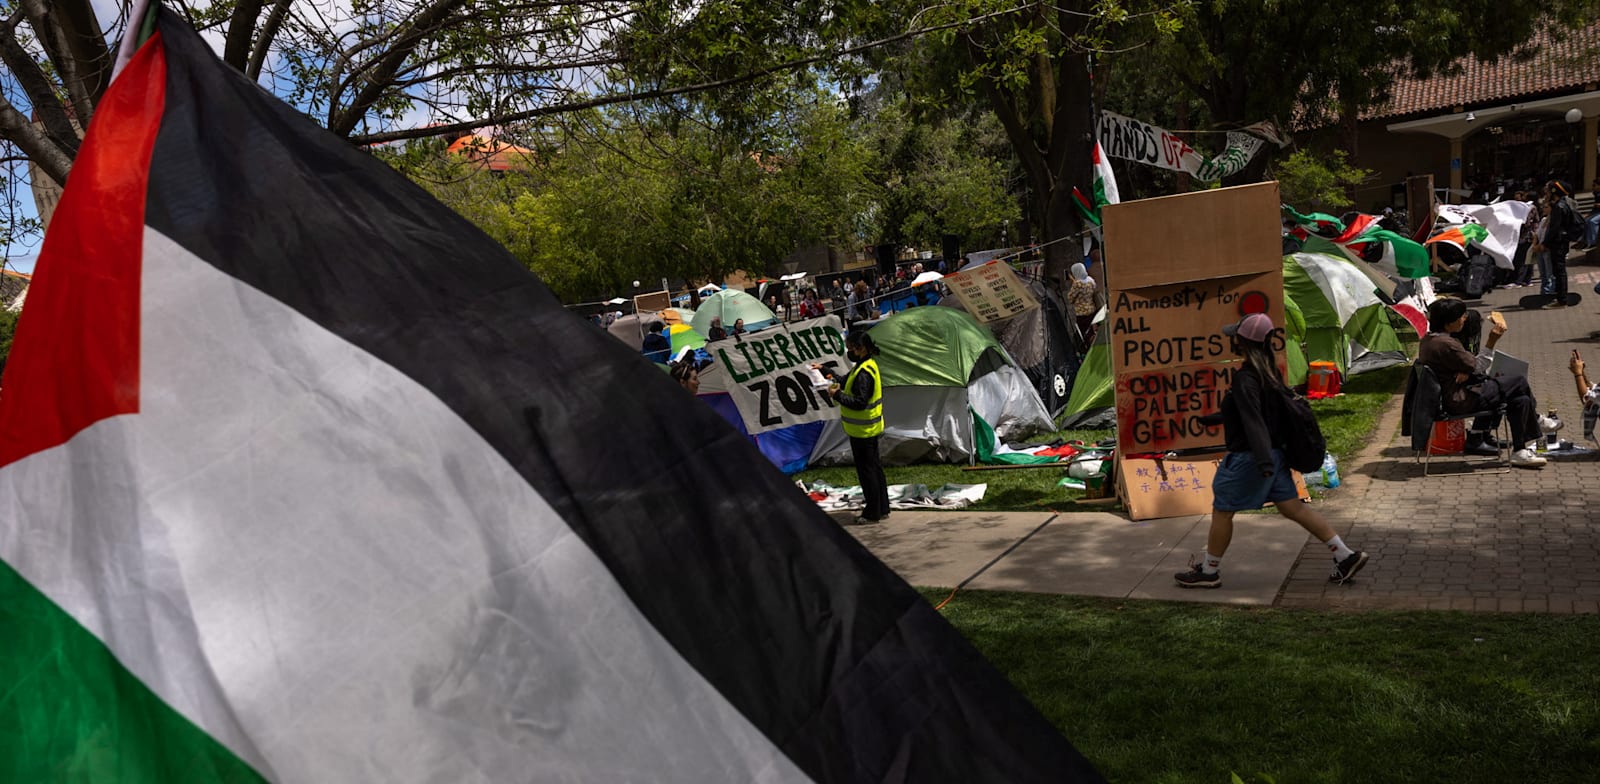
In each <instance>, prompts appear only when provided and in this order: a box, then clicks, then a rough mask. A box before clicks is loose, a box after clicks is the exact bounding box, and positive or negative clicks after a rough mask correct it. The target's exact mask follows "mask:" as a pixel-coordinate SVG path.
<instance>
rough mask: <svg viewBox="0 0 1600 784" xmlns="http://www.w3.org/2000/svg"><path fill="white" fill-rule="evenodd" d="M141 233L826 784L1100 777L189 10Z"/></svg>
mask: <svg viewBox="0 0 1600 784" xmlns="http://www.w3.org/2000/svg"><path fill="white" fill-rule="evenodd" d="M160 31H161V35H162V37H163V39H164V41H165V45H166V47H167V50H168V68H169V70H168V91H167V96H168V97H167V108H166V113H165V116H164V118H163V120H162V125H161V131H160V135H159V137H158V139H157V142H156V148H155V154H154V160H153V161H152V163H151V176H150V188H149V201H148V207H147V213H146V222H147V223H148V224H149V225H150V226H151V227H153V228H155V229H156V230H158V231H160V232H162V233H163V234H165V235H166V236H168V237H170V238H172V239H173V240H175V241H176V242H177V243H179V244H180V245H182V246H183V247H185V248H186V249H188V250H189V251H190V252H192V253H194V254H195V255H197V256H198V257H200V258H202V259H205V260H206V261H207V262H209V263H211V264H213V265H215V266H216V267H217V268H219V269H220V270H222V271H223V272H225V273H227V274H229V275H232V276H234V277H235V278H237V279H239V280H241V281H243V282H245V283H247V284H249V285H251V286H253V287H255V288H257V289H259V290H261V291H263V292H265V293H266V294H268V295H269V296H271V297H273V298H275V299H277V300H279V301H281V302H283V303H284V304H286V305H288V306H289V307H292V308H294V309H295V310H296V311H298V312H300V313H301V314H303V315H305V316H306V317H308V318H310V319H311V320H313V321H315V322H317V323H319V324H321V325H322V326H323V327H325V328H327V329H328V330H330V331H332V332H333V333H335V334H337V335H339V336H341V337H343V338H344V339H345V340H347V341H349V342H351V343H353V344H355V345H357V346H359V347H361V348H362V349H364V350H365V351H367V352H370V353H371V354H373V355H375V356H377V357H378V358H380V359H382V360H383V361H385V362H387V363H388V364H390V365H392V366H393V367H395V368H397V369H398V370H400V371H401V372H403V373H405V374H406V375H408V376H409V377H410V378H412V379H414V380H416V381H417V382H418V383H420V384H421V385H423V386H424V387H426V388H427V389H429V390H431V391H432V393H433V394H435V395H436V396H438V397H439V398H440V399H441V400H442V401H444V402H445V403H446V404H447V405H449V406H450V407H451V408H452V409H454V410H455V411H456V412H457V413H458V414H459V415H460V416H461V417H462V418H463V419H464V420H465V421H466V422H467V423H468V424H470V426H471V427H472V428H474V429H475V430H476V432H478V433H479V434H480V435H481V436H482V437H483V438H484V439H485V440H486V441H487V442H488V443H489V444H491V445H492V446H493V447H494V448H495V449H496V450H498V451H499V452H500V454H502V455H503V456H504V457H505V459H506V460H507V461H509V462H510V463H511V464H512V465H513V466H514V467H515V468H516V469H517V470H518V471H519V472H520V474H521V475H522V476H523V477H525V478H526V480H527V481H528V482H529V483H530V484H531V485H532V486H533V487H534V488H535V489H537V490H538V492H539V493H540V494H541V495H543V496H544V497H545V498H546V499H547V500H548V501H549V503H550V504H551V506H552V507H554V509H555V510H556V511H557V512H558V513H559V514H560V515H561V516H562V518H563V519H564V520H565V521H566V522H567V524H568V525H569V526H571V528H572V529H573V530H574V531H575V532H576V533H577V534H578V535H579V536H580V537H581V538H582V539H583V541H584V542H585V543H587V544H588V546H589V547H590V548H591V549H593V551H594V552H595V553H596V554H597V555H598V556H599V557H600V559H601V560H602V561H603V562H604V563H605V564H606V566H607V568H608V569H609V570H610V571H611V572H612V574H613V575H614V576H615V578H616V580H617V581H618V582H619V583H620V584H621V586H622V587H623V589H624V590H625V591H626V592H627V594H628V595H629V596H630V597H631V598H632V600H633V601H634V602H635V603H636V604H637V606H638V607H639V609H640V610H641V612H642V613H643V614H644V615H645V617H647V618H648V619H649V620H650V622H651V623H652V624H653V625H654V626H655V627H656V628H657V629H658V630H659V631H660V632H661V634H662V635H663V636H664V637H665V638H666V639H667V640H668V641H669V642H670V643H671V644H672V645H673V646H674V647H675V648H676V649H677V650H678V651H679V652H680V653H681V655H682V656H683V657H684V658H685V659H686V660H687V661H688V662H689V663H690V664H691V665H692V666H694V667H695V668H696V669H697V670H698V671H699V672H700V673H702V674H703V676H704V677H705V678H706V679H707V680H708V681H709V682H710V683H712V684H713V685H714V686H715V687H716V688H717V689H718V690H719V691H720V692H721V693H722V694H723V695H724V697H725V698H726V699H728V700H729V701H730V702H731V703H732V704H733V705H735V706H736V707H737V708H738V709H739V710H740V711H741V712H742V713H743V714H744V715H745V716H746V717H748V718H749V719H750V721H751V722H752V723H754V724H755V725H756V726H757V727H758V728H760V729H761V730H762V731H763V732H765V733H766V735H767V736H768V737H769V738H771V739H772V740H773V742H774V743H775V744H776V745H777V746H778V747H779V748H781V749H783V751H784V752H785V753H786V754H788V755H789V756H790V757H791V758H792V759H793V760H794V761H795V762H796V763H797V764H798V765H799V766H800V767H801V768H802V769H803V770H805V771H806V772H807V773H808V774H809V775H811V776H812V777H814V778H815V779H816V780H818V781H880V780H894V781H899V780H906V781H964V782H965V781H1006V782H1022V781H1093V780H1098V779H1099V777H1098V775H1097V774H1096V773H1095V772H1094V771H1093V769H1092V768H1091V767H1090V766H1089V765H1088V763H1087V762H1086V761H1085V760H1084V759H1083V758H1082V757H1081V756H1080V755H1079V754H1078V753H1077V751H1076V750H1075V749H1073V748H1072V746H1071V745H1070V744H1069V743H1068V742H1067V741H1066V740H1065V739H1064V738H1062V737H1061V735H1060V733H1059V732H1057V731H1056V730H1055V729H1054V728H1053V727H1051V726H1050V724H1049V723H1048V722H1047V721H1045V720H1044V719H1043V717H1041V716H1040V715H1039V713H1038V712H1037V711H1036V710H1035V709H1034V708H1033V706H1032V705H1030V704H1029V703H1028V702H1027V701H1026V700H1025V699H1023V698H1022V697H1021V695H1019V694H1018V693H1017V692H1016V691H1015V690H1014V689H1013V688H1012V686H1011V685H1010V684H1009V683H1008V682H1007V681H1006V680H1005V679H1004V678H1003V677H1002V676H1000V675H999V674H998V673H997V672H996V671H995V670H994V669H993V668H992V667H991V666H990V665H989V664H988V663H987V662H985V661H984V660H983V659H982V658H981V656H979V655H978V653H977V652H976V650H975V649H974V648H972V646H971V645H969V644H968V643H967V642H966V641H965V640H964V639H963V638H962V637H961V636H960V635H959V634H958V633H956V632H955V631H954V630H953V629H952V628H951V627H950V626H949V625H948V624H947V623H946V622H945V621H944V619H943V618H941V617H940V616H939V615H938V614H937V613H936V612H934V611H933V610H932V608H931V607H929V606H928V604H927V603H926V602H925V601H924V600H923V599H922V598H921V597H920V596H918V595H917V594H916V593H915V592H914V591H913V590H912V589H911V588H910V587H909V586H907V585H906V584H905V583H904V582H903V581H902V580H900V579H899V578H898V577H897V576H895V575H894V574H893V573H891V572H890V571H889V570H888V569H887V568H886V567H885V566H883V565H882V564H881V563H880V562H878V561H877V560H876V559H875V558H873V557H872V556H871V555H870V554H869V553H867V552H866V551H865V550H864V549H863V548H862V547H861V546H860V545H858V544H857V543H856V542H855V541H854V540H853V539H852V538H851V537H850V536H849V535H848V534H847V533H846V532H844V531H843V530H842V529H840V528H839V527H838V526H837V525H835V524H834V523H832V522H831V521H830V520H829V519H828V518H827V517H826V516H825V515H823V514H822V513H821V511H820V510H818V509H817V507H816V506H815V504H813V503H811V502H810V501H809V500H808V499H807V498H806V497H805V496H804V495H802V494H801V493H800V492H799V491H798V490H797V489H796V488H795V487H794V486H793V485H792V484H791V483H790V482H789V481H788V480H787V479H785V478H784V477H783V476H782V475H781V474H780V473H779V472H778V471H777V470H775V469H774V468H773V467H772V466H770V465H769V464H768V463H767V461H766V460H765V459H763V458H762V456H761V455H760V454H759V453H758V452H757V451H755V450H754V449H753V448H752V447H751V446H750V445H749V444H748V443H747V442H746V441H745V440H744V439H743V438H742V437H740V436H739V435H738V434H737V433H736V432H735V431H734V430H733V429H732V428H730V427H728V426H727V425H726V424H725V423H724V422H723V421H722V420H721V419H720V418H719V417H717V416H716V415H715V414H714V413H712V412H711V411H710V410H709V409H708V408H707V407H705V406H703V405H701V404H699V403H698V402H696V401H694V400H693V399H692V398H690V397H689V396H688V395H687V394H686V393H684V392H683V391H682V390H680V389H678V388H677V387H676V385H674V384H673V383H672V382H671V380H670V379H669V378H668V377H667V376H666V375H665V374H663V373H661V372H660V371H659V370H657V369H656V368H655V367H654V366H652V365H650V364H649V363H647V362H645V361H644V360H643V359H642V358H641V357H640V356H639V355H638V354H637V353H636V352H633V351H630V350H628V349H627V348H625V347H624V346H623V345H622V344H621V343H620V342H618V341H617V340H616V339H615V338H612V337H610V336H609V335H607V334H605V333H604V332H603V331H601V330H597V329H595V328H594V327H593V325H591V324H589V323H588V322H586V321H584V320H582V319H579V318H577V317H575V316H572V315H571V314H569V313H568V312H567V311H566V310H565V309H564V308H563V307H562V306H561V304H560V303H559V302H558V301H556V299H555V298H554V297H553V296H552V295H551V294H550V292H549V291H548V290H547V289H546V288H545V287H544V286H543V284H541V283H539V282H538V280H537V279H536V278H535V277H534V276H533V275H531V274H530V273H529V272H528V271H527V270H526V269H524V268H523V267H522V266H521V265H520V264H519V263H518V262H517V261H516V260H515V259H513V258H512V257H511V256H510V255H509V254H508V253H507V252H506V251H505V250H504V249H503V248H501V247H500V246H499V245H497V244H496V243H495V242H494V241H493V240H491V239H490V238H489V237H487V236H486V235H484V234H483V233H482V232H480V231H478V230H477V229H476V228H475V227H473V226H472V225H471V224H470V223H468V222H467V221H466V220H464V219H463V218H461V217H460V216H458V215H456V214H455V213H453V212H451V211H450V210H449V209H448V208H446V207H444V206H443V205H441V204H439V203H438V202H437V201H435V200H434V199H433V198H432V197H430V196H429V195H427V194H426V193H425V192H424V191H423V190H422V189H421V188H419V187H417V186H416V185H414V184H413V183H411V182H409V181H408V180H406V179H405V178H404V177H402V176H400V175H399V174H397V173H395V172H394V171H392V170H391V169H389V168H388V167H386V166H384V165H383V164H381V163H380V162H378V161H376V160H373V159H372V158H371V157H370V156H369V155H368V154H366V153H364V152H362V151H359V150H357V149H354V148H352V147H350V146H349V145H348V143H347V142H345V141H344V140H341V139H339V138H336V137H335V136H333V135H331V134H329V133H327V132H326V131H324V130H322V129H320V128H317V127H316V126H315V125H313V124H312V123H311V122H310V121H308V120H307V119H306V118H305V117H303V116H302V115H300V114H299V113H297V112H296V111H294V110H293V109H292V108H290V107H288V106H287V105H285V104H283V103H281V102H279V101H278V100H277V99H275V98H273V97H271V96H270V95H268V94H266V93H265V92H263V91H262V90H261V89H260V88H259V87H257V86H256V85H254V84H251V83H250V82H248V81H247V80H245V79H244V78H243V77H242V76H240V75H239V74H237V73H236V72H234V71H232V70H231V69H228V68H226V66H224V65H222V64H221V63H220V62H219V61H218V60H217V59H216V58H215V56H214V55H213V54H212V53H211V51H210V50H209V49H208V48H207V47H206V45H205V44H204V43H203V42H202V41H201V40H200V39H199V37H198V36H197V35H196V34H195V33H194V32H193V31H192V30H190V29H188V28H187V26H186V25H184V24H183V23H182V22H181V21H180V20H179V19H178V18H177V17H176V16H175V15H174V14H173V13H172V12H171V11H163V12H162V14H161V21H160Z"/></svg>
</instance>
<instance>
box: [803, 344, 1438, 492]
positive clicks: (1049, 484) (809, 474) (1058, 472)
mask: <svg viewBox="0 0 1600 784" xmlns="http://www.w3.org/2000/svg"><path fill="white" fill-rule="evenodd" d="M1409 372H1410V368H1409V367H1403V366H1402V367H1391V368H1384V369H1382V370H1375V371H1372V372H1370V373H1363V374H1361V375H1359V376H1355V377H1353V378H1350V379H1348V380H1347V381H1346V382H1345V384H1344V386H1343V389H1342V390H1341V391H1342V392H1343V393H1344V394H1342V395H1340V396H1339V397H1335V398H1328V399H1326V400H1313V401H1311V407H1312V409H1313V410H1315V411H1316V413H1317V421H1318V422H1319V423H1320V424H1321V426H1322V434H1323V436H1324V437H1326V438H1327V440H1328V451H1329V452H1332V453H1333V455H1334V457H1336V458H1338V460H1339V462H1340V464H1341V465H1343V464H1344V463H1346V462H1348V460H1349V459H1350V458H1351V457H1353V456H1354V455H1355V454H1356V453H1357V452H1359V451H1360V450H1361V447H1362V446H1364V445H1366V443H1367V442H1368V441H1369V440H1371V438H1372V437H1373V435H1374V434H1373V429H1374V428H1375V427H1376V425H1377V423H1378V417H1379V415H1380V414H1382V412H1383V406H1384V404H1385V403H1387V402H1388V401H1389V398H1391V397H1393V396H1394V395H1396V394H1398V393H1400V392H1401V391H1403V389H1404V384H1405V379H1406V374H1407V373H1409ZM1385 435H1386V434H1385ZM1115 437H1116V431H1115V430H1060V431H1057V432H1055V433H1050V434H1046V435H1040V436H1037V437H1035V438H1033V439H1031V441H1033V442H1034V443H1042V442H1047V441H1054V440H1061V441H1072V440H1079V441H1086V442H1093V441H1099V440H1101V439H1106V438H1115ZM961 469H962V466H959V465H936V464H924V465H911V466H890V467H888V468H885V469H884V474H885V475H886V476H887V477H888V479H889V484H923V485H927V486H929V487H938V486H940V485H944V484H962V485H971V484H980V483H982V484H988V486H989V488H988V491H987V492H986V494H985V495H984V498H983V501H982V502H981V503H978V504H974V505H973V506H972V508H973V509H978V510H989V511H1017V512H1037V511H1056V512H1064V511H1073V510H1081V509H1087V508H1093V509H1098V510H1107V509H1113V508H1116V507H1112V506H1105V505H1097V506H1093V507H1090V506H1087V505H1080V504H1078V501H1079V499H1081V498H1082V496H1083V493H1082V492H1081V491H1078V490H1069V489H1067V488H1063V487H1058V486H1057V484H1056V483H1057V482H1058V481H1060V480H1061V478H1062V477H1063V476H1066V471H1065V470H1064V469H1062V468H1058V467H1045V468H1021V469H1002V470H996V471H963V470H961ZM795 478H796V479H799V480H802V481H805V482H808V483H809V482H826V483H828V484H830V485H834V486H850V485H854V484H856V470H855V468H854V467H852V466H843V467H838V468H813V469H810V470H807V471H802V472H800V473H799V474H796V475H795Z"/></svg>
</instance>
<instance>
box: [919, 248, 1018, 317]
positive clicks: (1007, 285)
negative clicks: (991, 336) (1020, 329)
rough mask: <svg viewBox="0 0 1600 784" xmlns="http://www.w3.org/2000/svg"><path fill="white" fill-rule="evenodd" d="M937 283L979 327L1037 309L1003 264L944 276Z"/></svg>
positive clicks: (988, 265)
mask: <svg viewBox="0 0 1600 784" xmlns="http://www.w3.org/2000/svg"><path fill="white" fill-rule="evenodd" d="M939 282H940V283H943V284H945V285H946V286H949V287H950V291H951V292H953V293H954V294H955V295H956V299H959V300H961V305H962V307H964V308H966V309H967V312H968V313H971V314H972V317H973V318H975V319H977V320H978V322H979V323H981V324H987V323H989V322H991V321H999V320H1000V319H1003V318H1010V317H1012V316H1015V315H1017V314H1019V313H1026V312H1028V311H1030V310H1033V309H1034V308H1037V307H1039V300H1037V299H1035V298H1034V296H1033V295H1032V294H1030V293H1028V287H1027V286H1025V285H1023V283H1022V279H1021V278H1019V277H1017V273H1016V270H1013V269H1011V265H1009V264H1006V263H1005V262H1003V261H998V260H997V261H990V262H986V263H984V264H980V265H978V266H976V267H968V268H967V269H964V270H962V271H960V272H957V273H954V274H951V275H946V276H944V278H943V279H942V280H940V281H939Z"/></svg>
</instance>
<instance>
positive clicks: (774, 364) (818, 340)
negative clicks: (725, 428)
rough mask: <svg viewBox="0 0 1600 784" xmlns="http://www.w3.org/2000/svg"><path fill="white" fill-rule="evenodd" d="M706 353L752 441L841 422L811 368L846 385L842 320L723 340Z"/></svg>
mask: <svg viewBox="0 0 1600 784" xmlns="http://www.w3.org/2000/svg"><path fill="white" fill-rule="evenodd" d="M705 350H706V353H708V354H710V355H711V358H712V360H713V361H714V362H716V364H717V365H718V367H719V368H720V369H721V370H722V376H723V379H724V382H725V383H726V385H727V392H728V396H729V397H730V398H732V399H733V403H734V405H735V406H737V407H738V409H739V416H740V418H742V419H743V420H744V427H745V430H746V431H748V432H749V433H750V435H757V434H760V433H765V432H767V431H769V430H781V429H783V428H786V427H789V426H791V425H799V424H804V423H806V422H820V421H823V420H825V419H832V418H834V417H836V416H838V414H836V413H834V409H835V408H837V406H836V405H835V404H834V402H833V400H832V399H830V398H829V397H828V394H827V389H826V388H825V385H822V388H819V382H818V380H817V377H816V376H814V375H813V374H812V373H811V372H809V371H810V367H811V365H812V364H817V365H821V366H822V367H824V368H826V369H828V370H831V371H832V372H833V373H834V374H835V375H837V376H839V377H840V378H841V379H842V378H843V377H844V375H845V374H846V373H848V372H849V370H850V360H849V359H848V358H847V357H845V353H844V323H843V322H842V321H840V320H839V317H838V316H823V317H822V318H818V319H811V320H810V321H797V322H795V323H793V324H786V325H782V326H777V327H773V328H771V329H764V330H762V331H760V332H753V333H750V334H747V335H742V336H740V338H739V339H734V338H729V339H727V340H719V341H716V342H715V343H708V344H706V347H705ZM702 391H706V390H705V388H704V387H702Z"/></svg>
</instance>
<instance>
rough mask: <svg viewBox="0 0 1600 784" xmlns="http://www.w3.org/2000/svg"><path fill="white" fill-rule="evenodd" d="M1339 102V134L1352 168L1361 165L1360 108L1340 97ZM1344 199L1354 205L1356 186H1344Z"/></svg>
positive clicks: (1347, 99)
mask: <svg viewBox="0 0 1600 784" xmlns="http://www.w3.org/2000/svg"><path fill="white" fill-rule="evenodd" d="M1340 98H1341V100H1340V102H1339V133H1340V136H1341V137H1342V141H1343V142H1344V151H1345V155H1346V156H1347V161H1348V163H1349V164H1350V166H1352V167H1356V166H1360V165H1361V150H1360V141H1361V125H1360V123H1361V107H1360V106H1358V105H1357V104H1356V102H1355V101H1353V100H1351V99H1349V98H1347V97H1345V96H1340ZM1344 197H1345V198H1346V199H1349V200H1350V203H1351V204H1355V203H1356V184H1355V183H1353V182H1352V183H1350V184H1348V185H1346V186H1344Z"/></svg>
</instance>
